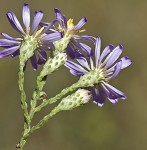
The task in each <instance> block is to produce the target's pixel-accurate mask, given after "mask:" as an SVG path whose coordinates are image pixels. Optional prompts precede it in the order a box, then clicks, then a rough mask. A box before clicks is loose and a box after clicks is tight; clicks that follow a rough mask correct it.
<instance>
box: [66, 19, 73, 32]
mask: <svg viewBox="0 0 147 150" xmlns="http://www.w3.org/2000/svg"><path fill="white" fill-rule="evenodd" d="M74 27H75V25H74V23H73V19H71V18H70V19H69V20H68V21H67V30H69V31H71V30H72V29H73V28H74Z"/></svg>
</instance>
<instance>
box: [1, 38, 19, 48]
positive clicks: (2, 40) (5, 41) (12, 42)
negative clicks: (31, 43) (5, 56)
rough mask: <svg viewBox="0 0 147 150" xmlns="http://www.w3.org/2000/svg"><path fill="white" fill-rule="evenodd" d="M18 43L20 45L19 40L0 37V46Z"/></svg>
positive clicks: (16, 44)
mask: <svg viewBox="0 0 147 150" xmlns="http://www.w3.org/2000/svg"><path fill="white" fill-rule="evenodd" d="M18 45H20V42H18V41H12V40H7V39H0V46H1V47H10V46H18Z"/></svg>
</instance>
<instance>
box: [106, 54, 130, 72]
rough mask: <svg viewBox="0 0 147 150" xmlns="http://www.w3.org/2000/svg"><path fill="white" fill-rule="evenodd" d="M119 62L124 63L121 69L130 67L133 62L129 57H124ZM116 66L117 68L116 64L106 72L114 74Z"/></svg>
mask: <svg viewBox="0 0 147 150" xmlns="http://www.w3.org/2000/svg"><path fill="white" fill-rule="evenodd" d="M119 61H122V66H121V69H124V68H126V67H128V66H129V65H131V63H132V60H131V59H130V58H129V57H128V56H125V57H122V58H121V59H120V60H119ZM115 66H116V64H115V65H113V66H112V67H111V68H109V69H108V70H107V71H106V72H107V73H111V72H114V70H115Z"/></svg>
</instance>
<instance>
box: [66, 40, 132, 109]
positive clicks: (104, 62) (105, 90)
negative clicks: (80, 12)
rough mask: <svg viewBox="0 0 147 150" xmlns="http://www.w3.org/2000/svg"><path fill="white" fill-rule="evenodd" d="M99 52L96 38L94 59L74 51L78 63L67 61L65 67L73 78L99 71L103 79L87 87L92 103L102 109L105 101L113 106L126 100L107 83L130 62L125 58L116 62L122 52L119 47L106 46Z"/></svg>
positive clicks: (99, 45)
mask: <svg viewBox="0 0 147 150" xmlns="http://www.w3.org/2000/svg"><path fill="white" fill-rule="evenodd" d="M100 50H101V39H100V37H97V38H96V41H95V55H94V59H93V58H92V54H91V55H89V57H88V59H86V58H85V56H84V55H83V54H82V53H81V52H80V51H79V50H76V51H75V57H76V60H77V62H78V63H76V62H72V61H70V60H67V61H66V63H65V66H66V67H67V68H69V69H70V73H71V74H73V75H74V76H83V75H84V74H86V73H87V72H90V71H91V70H95V71H98V70H99V71H100V72H101V73H102V75H103V79H102V80H101V82H100V83H98V84H97V85H94V86H93V87H89V90H90V91H91V94H92V98H93V102H94V103H95V104H97V105H98V106H100V107H102V106H103V104H104V103H105V101H106V99H108V100H109V101H110V102H112V103H113V104H116V103H117V102H118V99H126V95H125V94H124V93H123V92H121V91H120V90H118V89H116V88H115V87H113V86H112V85H110V84H108V82H109V81H110V80H111V79H113V78H115V77H116V76H117V75H118V74H119V72H120V71H121V70H122V69H124V68H126V67H128V66H129V65H130V64H131V63H132V61H131V59H130V58H129V57H127V56H125V57H122V58H121V59H119V60H118V58H119V56H120V55H121V53H122V51H123V47H122V46H121V45H118V46H117V47H114V46H113V45H108V46H106V47H105V49H104V50H103V51H102V52H101V51H100ZM88 62H89V64H88Z"/></svg>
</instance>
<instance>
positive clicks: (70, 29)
mask: <svg viewBox="0 0 147 150" xmlns="http://www.w3.org/2000/svg"><path fill="white" fill-rule="evenodd" d="M74 27H75V25H74V23H73V19H71V18H70V19H69V20H68V21H67V32H68V33H69V34H72V35H73V34H75V33H81V32H84V31H85V29H82V30H73V29H74Z"/></svg>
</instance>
